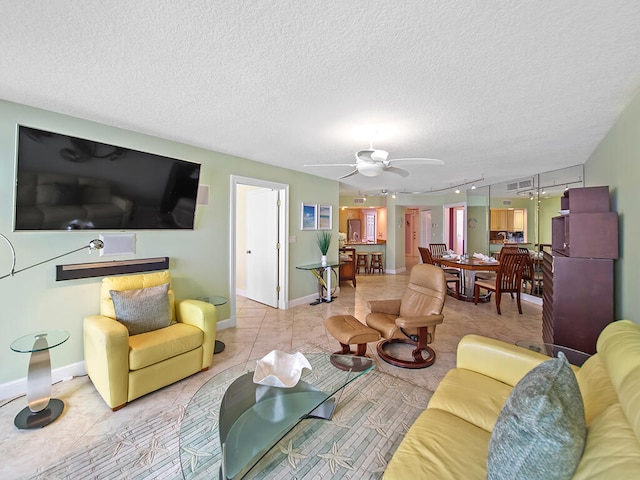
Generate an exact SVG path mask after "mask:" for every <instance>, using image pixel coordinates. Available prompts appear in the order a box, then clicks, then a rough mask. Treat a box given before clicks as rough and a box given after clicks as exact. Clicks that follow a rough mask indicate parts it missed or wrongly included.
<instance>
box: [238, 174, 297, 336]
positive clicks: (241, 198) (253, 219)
mask: <svg viewBox="0 0 640 480" xmlns="http://www.w3.org/2000/svg"><path fill="white" fill-rule="evenodd" d="M230 181H231V185H230V205H231V208H230V213H229V217H230V218H229V224H230V229H229V232H230V233H229V235H230V239H229V249H230V255H229V272H230V275H229V277H230V278H229V294H230V299H229V306H230V309H231V315H232V316H233V324H234V325H235V324H236V321H235V320H236V316H235V312H236V305H237V301H236V295H237V294H241V295H246V292H247V289H248V288H249V289H251V288H253V287H252V286H251V285H250V283H251V282H249V283H247V272H248V271H255V269H256V268H261V267H256V265H249V263H252V262H253V260H255V257H257V256H258V255H254V250H255V249H257V250H255V253H258V252H261V251H262V248H263V247H264V248H265V249H266V250H265V251H269V250H271V249H270V248H269V247H270V246H272V245H273V243H274V241H275V248H276V249H277V257H276V258H277V261H276V262H275V263H270V264H269V265H270V266H269V267H266V268H268V269H269V270H270V271H269V272H267V274H266V276H265V278H264V279H262V280H261V285H260V286H259V289H261V290H262V289H264V290H265V291H271V292H276V293H277V297H276V300H275V304H274V305H272V306H275V307H276V308H280V309H287V308H288V305H289V301H288V299H289V275H288V272H289V250H288V242H287V240H288V238H289V214H288V212H289V185H287V184H282V183H276V182H270V181H266V180H261V179H255V178H249V177H241V176H238V175H231V179H230ZM254 190H255V191H256V193H251V194H250V195H248V194H247V192H253V191H254ZM252 198H253V200H251V199H252ZM259 198H265V199H266V198H269V203H272V199H273V198H277V200H276V203H277V205H276V206H275V210H271V213H270V214H269V215H264V214H263V213H259V210H256V209H255V208H253V207H255V203H257V202H256V201H255V200H256V199H259ZM248 203H251V204H253V207H252V206H249V211H248V210H247V205H248ZM265 204H266V202H265ZM251 212H253V213H251ZM247 226H249V228H247ZM247 230H249V231H247ZM251 232H253V233H251ZM256 232H260V236H261V238H262V240H263V241H262V242H258V243H255V242H254V243H252V245H251V246H250V245H249V244H250V243H251V242H252V240H250V235H251V236H254V237H255V236H256V235H257V233H256ZM265 232H268V235H267V234H266V233H265ZM267 237H268V238H269V240H267ZM247 250H251V252H252V253H251V254H250V255H253V257H252V258H251V259H248V258H247V257H248V256H249V254H247ZM261 256H262V255H261ZM266 256H268V257H269V259H268V260H269V261H271V262H273V258H272V257H271V256H270V254H266ZM247 260H251V262H248V261H247ZM258 262H259V260H258ZM273 270H275V274H273ZM253 275H254V274H253V273H252V274H251V276H252V277H253ZM252 280H253V278H252ZM239 284H240V285H241V287H240V288H239ZM270 302H272V301H270ZM263 303H266V304H269V303H267V301H265V302H263Z"/></svg>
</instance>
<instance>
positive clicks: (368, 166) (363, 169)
mask: <svg viewBox="0 0 640 480" xmlns="http://www.w3.org/2000/svg"><path fill="white" fill-rule="evenodd" d="M357 168H358V172H360V173H361V174H362V175H364V176H365V177H377V176H378V175H380V174H381V173H382V164H381V163H359V164H358V167H357Z"/></svg>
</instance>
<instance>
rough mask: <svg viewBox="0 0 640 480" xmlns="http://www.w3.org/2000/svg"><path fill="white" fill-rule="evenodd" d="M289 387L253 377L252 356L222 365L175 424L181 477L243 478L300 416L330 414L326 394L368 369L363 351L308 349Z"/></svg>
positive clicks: (330, 402)
mask: <svg viewBox="0 0 640 480" xmlns="http://www.w3.org/2000/svg"><path fill="white" fill-rule="evenodd" d="M305 357H306V358H307V359H308V360H309V363H310V364H311V367H312V370H311V371H309V370H307V369H304V370H303V373H302V377H301V378H300V381H299V382H298V384H297V385H296V386H295V387H293V388H278V387H269V386H265V385H257V384H255V383H253V371H254V370H255V366H256V360H251V361H249V362H246V363H243V364H241V365H237V366H235V367H232V368H230V369H227V370H225V371H223V372H221V373H219V374H218V375H216V376H214V377H213V378H212V379H210V380H209V381H207V383H205V384H204V385H203V386H202V387H201V388H200V389H199V390H198V391H197V392H196V394H195V395H194V396H193V398H192V399H191V401H190V402H189V405H188V406H187V408H186V411H185V414H184V418H183V420H182V424H181V427H180V464H181V467H182V473H183V475H184V478H185V479H196V478H197V479H200V478H212V477H217V474H218V472H221V471H224V474H222V473H221V474H220V478H229V479H239V478H243V477H244V476H245V475H246V474H247V473H249V472H250V470H251V469H252V468H253V467H254V466H255V465H256V464H257V463H258V462H259V461H260V459H261V458H262V457H263V456H264V455H265V454H267V453H268V452H269V451H270V450H271V449H272V448H273V447H274V446H275V445H276V444H277V443H278V441H279V440H280V439H281V438H282V437H284V436H285V435H286V434H287V433H288V432H289V431H290V430H291V429H292V428H293V427H295V426H296V425H297V424H298V423H299V422H300V421H302V420H303V419H304V418H310V417H317V418H331V414H332V413H333V408H334V407H335V403H336V402H334V400H333V399H332V398H331V397H333V396H334V395H336V394H337V393H338V392H340V391H341V390H342V389H343V388H344V387H345V386H347V385H348V384H349V383H350V382H352V381H353V380H355V379H356V378H358V377H359V376H361V375H363V374H365V373H367V372H369V371H371V370H373V368H374V363H373V361H372V360H371V359H369V358H366V357H358V356H354V355H336V354H328V353H313V354H311V353H308V354H305Z"/></svg>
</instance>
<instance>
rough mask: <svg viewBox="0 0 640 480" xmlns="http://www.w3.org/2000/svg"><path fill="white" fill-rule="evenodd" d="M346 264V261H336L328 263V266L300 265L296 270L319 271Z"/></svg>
mask: <svg viewBox="0 0 640 480" xmlns="http://www.w3.org/2000/svg"><path fill="white" fill-rule="evenodd" d="M342 263H345V262H344V261H340V260H334V261H332V262H330V261H327V264H326V265H322V263H310V264H308V265H298V266H297V267H296V268H299V269H300V270H318V269H320V268H329V267H339V266H340V264H342Z"/></svg>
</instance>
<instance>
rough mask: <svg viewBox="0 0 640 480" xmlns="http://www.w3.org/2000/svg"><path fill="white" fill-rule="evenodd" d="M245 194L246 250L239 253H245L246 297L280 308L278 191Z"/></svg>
mask: <svg viewBox="0 0 640 480" xmlns="http://www.w3.org/2000/svg"><path fill="white" fill-rule="evenodd" d="M246 198H247V203H246V213H247V215H246V233H247V237H246V251H245V252H239V254H241V255H242V254H243V253H244V255H246V293H247V297H248V298H250V299H251V300H255V301H256V302H260V303H264V304H265V305H269V306H270V307H274V308H278V290H279V289H278V278H279V271H278V266H279V263H280V262H279V258H278V255H279V248H278V231H279V225H278V219H279V215H278V208H279V206H278V191H277V190H273V189H268V188H257V189H255V190H250V191H248V192H247V197H246Z"/></svg>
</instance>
